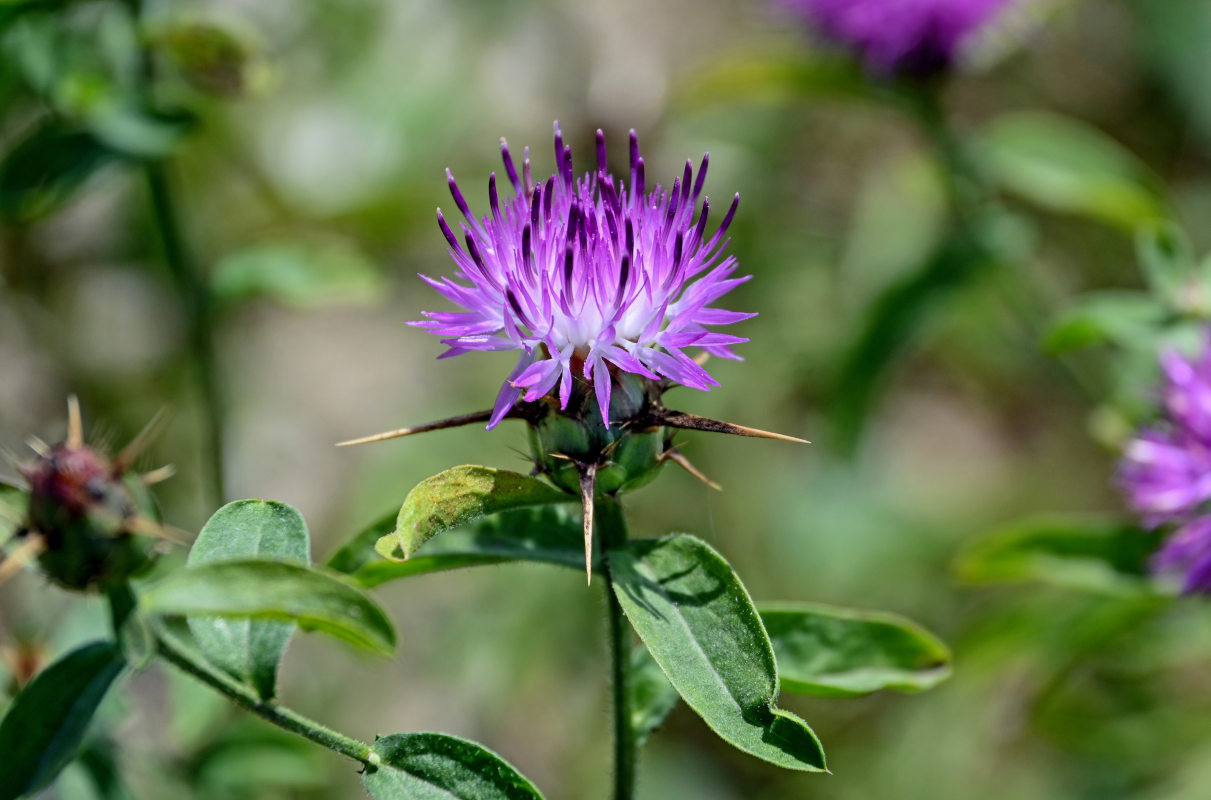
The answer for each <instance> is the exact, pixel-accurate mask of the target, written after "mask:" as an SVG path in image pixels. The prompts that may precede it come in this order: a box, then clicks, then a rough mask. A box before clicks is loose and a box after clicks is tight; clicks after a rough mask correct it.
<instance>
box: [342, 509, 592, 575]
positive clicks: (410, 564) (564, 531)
mask: <svg viewBox="0 0 1211 800" xmlns="http://www.w3.org/2000/svg"><path fill="white" fill-rule="evenodd" d="M506 561H535V562H539V563H543V564H555V565H558V566H564V567H571V568H572V569H576V570H583V569H584V527H583V525H582V524H581V521H580V516H579V515H577V514H573V513H571V512H569V511H567V510H566V509H563V508H556V507H551V506H546V507H540V508H523V509H517V510H514V511H506V512H504V513H502V514H494V515H492V516H491V517H488V518H487V519H485V520H482V521H481V522H479V523H476V524H474V525H468V526H463V527H462V528H459V529H456V530H452V531H447V532H446V533H443V534H442V535H441V536H440V537H438V538H436V539H431V540H430V541H429V542H427V543H426V544H424V545H422V546H421V548H420V549H419V550H418V551H417V552H416V553H415V554H413V555H412V557H410V558H409V559H407V560H406V561H381V560H379V561H371V562H370V563H367V564H365V565H363V566H361V567H360V568H359V569H358V570H357V572H355V573H354V575H353V577H354V578H355V579H356V580H357V582H358V583H360V584H362V585H363V586H367V587H370V586H378V585H379V584H380V583H386V582H387V581H391V580H395V579H396V578H406V577H408V576H410V575H424V574H426V573H429V572H440V571H443V570H448V569H458V568H459V567H474V566H479V565H485V564H499V563H503V562H506ZM600 567H601V565H600V562H599V561H598V560H595V561H594V563H593V568H594V570H600Z"/></svg>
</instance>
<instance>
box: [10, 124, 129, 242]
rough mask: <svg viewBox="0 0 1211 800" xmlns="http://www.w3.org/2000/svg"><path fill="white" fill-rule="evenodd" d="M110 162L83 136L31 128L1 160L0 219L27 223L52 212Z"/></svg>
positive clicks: (98, 144)
mask: <svg viewBox="0 0 1211 800" xmlns="http://www.w3.org/2000/svg"><path fill="white" fill-rule="evenodd" d="M115 158H116V154H115V153H114V152H113V151H111V150H109V149H108V148H107V147H105V146H104V145H103V144H101V142H99V141H98V140H97V139H95V138H94V137H93V136H92V135H90V134H88V133H85V132H83V131H79V130H73V129H70V128H65V127H61V126H59V125H57V124H54V123H49V124H46V125H43V126H42V127H39V128H36V129H35V130H34V131H33V133H31V134H29V135H28V136H26V137H25V139H23V140H22V141H21V142H20V143H19V144H18V145H17V146H16V147H14V148H13V149H12V150H10V151H9V152H8V153H7V154H6V155H5V156H4V158H3V160H0V217H3V218H5V219H8V220H16V221H21V222H26V221H30V220H33V219H36V218H38V217H42V216H45V215H47V214H49V213H51V212H52V211H55V210H56V209H57V208H59V207H60V206H61V205H63V204H64V203H66V202H67V201H68V200H70V199H71V197H72V195H73V194H75V192H76V190H77V189H79V188H80V186H81V185H82V184H83V183H84V182H85V181H86V180H88V179H89V178H90V177H91V176H92V174H93V173H94V172H96V171H97V170H98V169H100V168H101V167H103V166H105V165H106V164H108V163H109V162H111V161H113V160H114V159H115Z"/></svg>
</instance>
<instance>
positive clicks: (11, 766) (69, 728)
mask: <svg viewBox="0 0 1211 800" xmlns="http://www.w3.org/2000/svg"><path fill="white" fill-rule="evenodd" d="M125 668H126V662H125V661H124V660H123V659H122V653H121V652H120V651H119V650H118V647H117V646H116V645H115V644H114V643H113V642H93V643H91V644H86V645H84V646H83V647H81V648H79V649H77V650H73V651H72V652H70V653H68V654H67V655H65V656H64V657H63V658H61V659H59V660H58V661H56V662H55V663H53V664H51V665H50V666H49V667H47V668H46V669H44V670H43V671H42V672H40V673H38V675H37V676H36V677H35V678H34V679H33V680H32V681H31V682H30V683H29V685H28V686H26V687H25V689H23V690H22V691H21V693H20V694H18V695H17V697H16V699H15V700H13V703H12V705H11V706H9V708H8V712H7V713H6V714H5V715H4V719H3V720H2V721H0V753H3V754H4V755H3V757H0V800H13V798H17V797H22V796H25V795H29V794H33V793H34V792H36V791H38V790H39V789H42V788H44V787H46V786H48V785H49V784H50V782H51V781H53V780H54V779H55V776H56V775H58V774H59V771H60V770H62V769H63V767H65V766H67V763H68V762H69V761H71V760H72V758H73V757H74V756H75V755H76V751H77V750H78V749H79V747H80V743H81V741H82V740H83V739H84V734H85V733H86V732H87V730H88V725H89V722H90V721H91V720H92V717H93V714H94V713H95V712H96V710H97V706H98V705H100V704H101V700H102V699H103V698H104V697H105V693H106V692H108V691H109V687H110V686H111V685H112V684H113V682H114V681H115V680H116V679H117V678H118V676H119V675H121V674H122V671H123V670H124V669H125Z"/></svg>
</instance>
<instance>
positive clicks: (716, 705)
mask: <svg viewBox="0 0 1211 800" xmlns="http://www.w3.org/2000/svg"><path fill="white" fill-rule="evenodd" d="M608 558H609V560H610V567H611V572H612V577H613V581H614V584H613V588H614V593H615V595H617V597H618V601H619V603H621V604H622V608H623V610H624V611H625V612H626V615H627V617H628V618H629V619H630V620H631V624H632V625H633V626H634V628H635V630H636V632H638V634H639V638H640V639H642V640H643V643H644V644H645V645H646V646H647V649H648V651H649V652H650V653H651V654H652V657H653V658H654V659H655V660H656V663H657V664H659V665H660V668H661V669H662V670H663V671H664V673H665V675H666V676H668V679H669V682H670V683H671V684H672V685H673V686H674V687H675V688H676V689H677V692H678V693H679V694H680V695H681V697H682V698H683V699H684V700H685V701H686V703H687V704H688V705H689V706H690V708H692V709H694V711H695V712H697V713H698V715H699V716H701V717H702V719H703V720H704V721H705V722H706V723H707V725H709V726H710V727H711V729H712V730H714V731H715V733H717V734H719V736H720V737H722V738H723V739H724V740H725V741H726V742H728V743H729V744H731V745H733V746H735V747H737V748H739V749H741V750H743V751H744V752H746V753H749V754H750V755H753V756H756V757H757V758H760V759H764V760H765V761H769V762H770V763H773V764H777V765H778V766H781V767H786V768H788V769H796V770H804V771H810V772H818V771H822V770H824V769H825V766H824V751H823V749H822V748H821V747H820V742H819V740H818V739H817V738H816V735H815V734H814V733H812V730H811V728H809V727H808V726H807V725H806V723H804V722H803V720H801V719H799V718H798V717H796V716H794V715H793V714H790V713H788V712H786V711H783V710H781V709H779V708H776V707H775V705H774V702H775V700H776V699H777V697H778V673H777V667H776V664H775V661H774V651H773V649H772V648H771V646H770V642H769V638H768V637H767V636H766V633H765V628H763V627H762V625H761V618H760V617H759V616H758V615H757V610H756V609H755V608H754V607H753V604H752V601H751V600H750V599H749V596H748V592H747V591H745V589H744V586H743V585H742V584H741V583H740V579H739V578H738V577H736V574H735V573H734V572H733V571H732V568H731V567H730V566H728V564H727V562H726V561H724V560H723V558H722V557H721V556H720V555H719V554H718V553H716V552H715V551H714V550H712V549H711V548H710V547H709V546H708V545H707V544H706V543H705V542H703V541H701V540H699V539H696V538H694V537H693V536H688V535H685V534H676V535H673V536H668V537H665V538H662V539H646V540H644V539H640V540H635V541H632V542H630V543H628V545H627V546H626V549H615V550H611V551H610V552H609V554H608Z"/></svg>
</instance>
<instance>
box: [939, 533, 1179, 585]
mask: <svg viewBox="0 0 1211 800" xmlns="http://www.w3.org/2000/svg"><path fill="white" fill-rule="evenodd" d="M1160 539H1161V534H1160V533H1158V532H1156V531H1144V530H1140V529H1139V528H1137V527H1135V526H1133V525H1128V524H1124V523H1122V522H1116V521H1114V520H1101V519H1091V518H1088V517H1078V516H1073V517H1064V516H1053V517H1040V518H1036V519H1028V520H1022V521H1018V522H1015V523H1012V524H1010V525H1007V526H1005V527H1003V528H1000V529H997V530H995V531H992V532H991V533H987V534H984V535H982V536H979V537H977V538H976V540H975V541H974V542H973V543H972V544H971V545H970V546H968V547H967V548H966V549H965V550H964V552H963V553H962V554H961V555H960V556H959V558H958V560H957V561H956V563H955V568H956V571H957V573H958V575H959V577H960V578H961V579H962V580H964V581H966V582H968V583H977V584H978V583H1004V582H1016V581H1035V582H1040V583H1047V584H1052V585H1056V586H1065V587H1070V588H1077V589H1085V590H1090V591H1095V592H1099V593H1104V594H1114V595H1122V594H1140V593H1142V594H1151V593H1158V592H1161V591H1162V590H1161V588H1160V587H1159V586H1158V585H1157V584H1156V583H1154V582H1153V581H1152V580H1151V579H1150V578H1149V576H1148V558H1149V556H1151V554H1152V553H1153V552H1154V551H1155V550H1156V548H1157V546H1158V545H1159V543H1160Z"/></svg>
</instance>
